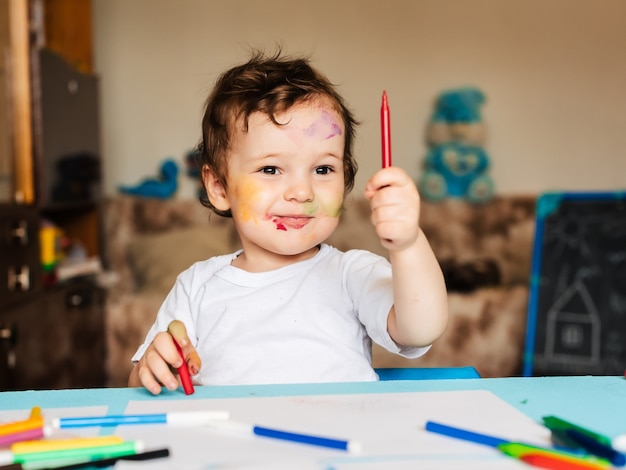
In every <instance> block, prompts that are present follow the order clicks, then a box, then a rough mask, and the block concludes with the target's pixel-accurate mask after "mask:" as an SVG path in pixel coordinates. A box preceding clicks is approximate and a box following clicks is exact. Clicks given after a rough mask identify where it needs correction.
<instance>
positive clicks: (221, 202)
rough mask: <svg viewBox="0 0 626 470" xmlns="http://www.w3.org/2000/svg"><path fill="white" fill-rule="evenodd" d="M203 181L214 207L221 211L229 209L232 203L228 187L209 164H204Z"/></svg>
mask: <svg viewBox="0 0 626 470" xmlns="http://www.w3.org/2000/svg"><path fill="white" fill-rule="evenodd" d="M202 182H203V183H204V189H205V190H206V193H207V196H208V197H209V201H211V204H213V207H215V208H216V209H218V210H221V211H227V210H229V209H230V203H229V202H228V198H227V197H226V188H225V187H224V185H223V184H222V182H221V181H220V180H219V178H218V177H217V176H216V175H215V173H213V171H211V169H210V168H209V167H208V166H207V165H202Z"/></svg>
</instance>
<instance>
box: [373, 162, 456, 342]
mask: <svg viewBox="0 0 626 470" xmlns="http://www.w3.org/2000/svg"><path fill="white" fill-rule="evenodd" d="M365 197H366V198H368V199H369V200H370V206H371V209H372V223H373V224H374V227H375V228H376V233H377V235H378V236H379V237H380V241H381V243H382V245H383V246H384V247H385V248H387V249H388V250H389V259H390V261H391V268H392V273H393V291H394V292H393V294H394V306H393V308H392V309H391V311H390V312H389V318H388V320H387V329H388V331H389V334H390V336H391V338H392V339H393V340H394V341H395V342H396V343H398V344H399V345H401V346H405V347H422V346H427V345H429V344H432V343H433V342H434V341H435V340H436V339H437V338H439V337H440V336H441V335H442V334H443V332H444V330H445V328H446V325H447V323H448V297H447V292H446V285H445V281H444V278H443V273H442V272H441V267H440V266H439V263H438V261H437V259H436V258H435V255H434V253H433V251H432V249H431V247H430V244H429V243H428V240H427V239H426V236H425V235H424V232H422V230H421V228H420V227H419V215H420V196H419V193H418V191H417V188H416V186H415V183H414V182H413V180H411V178H410V177H409V176H408V175H407V174H406V172H405V171H404V170H402V169H400V168H398V167H389V168H385V169H382V170H379V171H378V172H376V174H374V176H372V178H371V179H370V180H369V182H368V183H367V185H366V188H365Z"/></svg>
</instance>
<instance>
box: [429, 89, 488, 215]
mask: <svg viewBox="0 0 626 470" xmlns="http://www.w3.org/2000/svg"><path fill="white" fill-rule="evenodd" d="M484 102H485V95H484V94H483V93H482V92H481V91H480V90H479V89H477V88H469V87H468V88H460V89H457V90H447V91H444V92H443V93H441V94H440V95H439V97H438V98H437V101H436V103H435V109H434V111H433V114H432V116H431V119H430V123H429V125H428V129H427V135H426V140H427V143H428V145H429V147H430V148H429V150H428V152H427V154H426V157H425V159H424V172H423V173H422V176H421V178H420V181H419V182H418V186H419V189H420V192H421V194H422V195H423V196H424V197H425V198H426V199H430V200H433V201H439V200H441V199H443V198H445V197H455V198H462V199H466V200H468V201H470V202H474V203H482V202H487V201H488V200H490V199H491V198H492V197H493V193H494V184H493V180H492V179H491V177H489V175H488V174H487V171H488V170H489V155H487V152H486V151H485V150H484V148H483V146H484V143H485V136H486V131H485V125H484V123H483V120H482V115H481V107H482V105H483V103H484Z"/></svg>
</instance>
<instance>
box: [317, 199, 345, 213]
mask: <svg viewBox="0 0 626 470" xmlns="http://www.w3.org/2000/svg"><path fill="white" fill-rule="evenodd" d="M322 210H323V211H324V214H326V215H327V216H329V217H339V216H340V215H341V213H342V212H343V201H339V202H331V203H328V204H322Z"/></svg>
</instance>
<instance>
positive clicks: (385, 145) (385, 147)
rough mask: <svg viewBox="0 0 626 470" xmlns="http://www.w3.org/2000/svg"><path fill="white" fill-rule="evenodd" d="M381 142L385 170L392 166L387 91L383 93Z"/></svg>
mask: <svg viewBox="0 0 626 470" xmlns="http://www.w3.org/2000/svg"><path fill="white" fill-rule="evenodd" d="M380 141H381V143H382V151H383V168H387V167H390V166H391V126H390V123H389V103H387V92H386V91H383V103H382V105H381V106H380Z"/></svg>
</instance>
